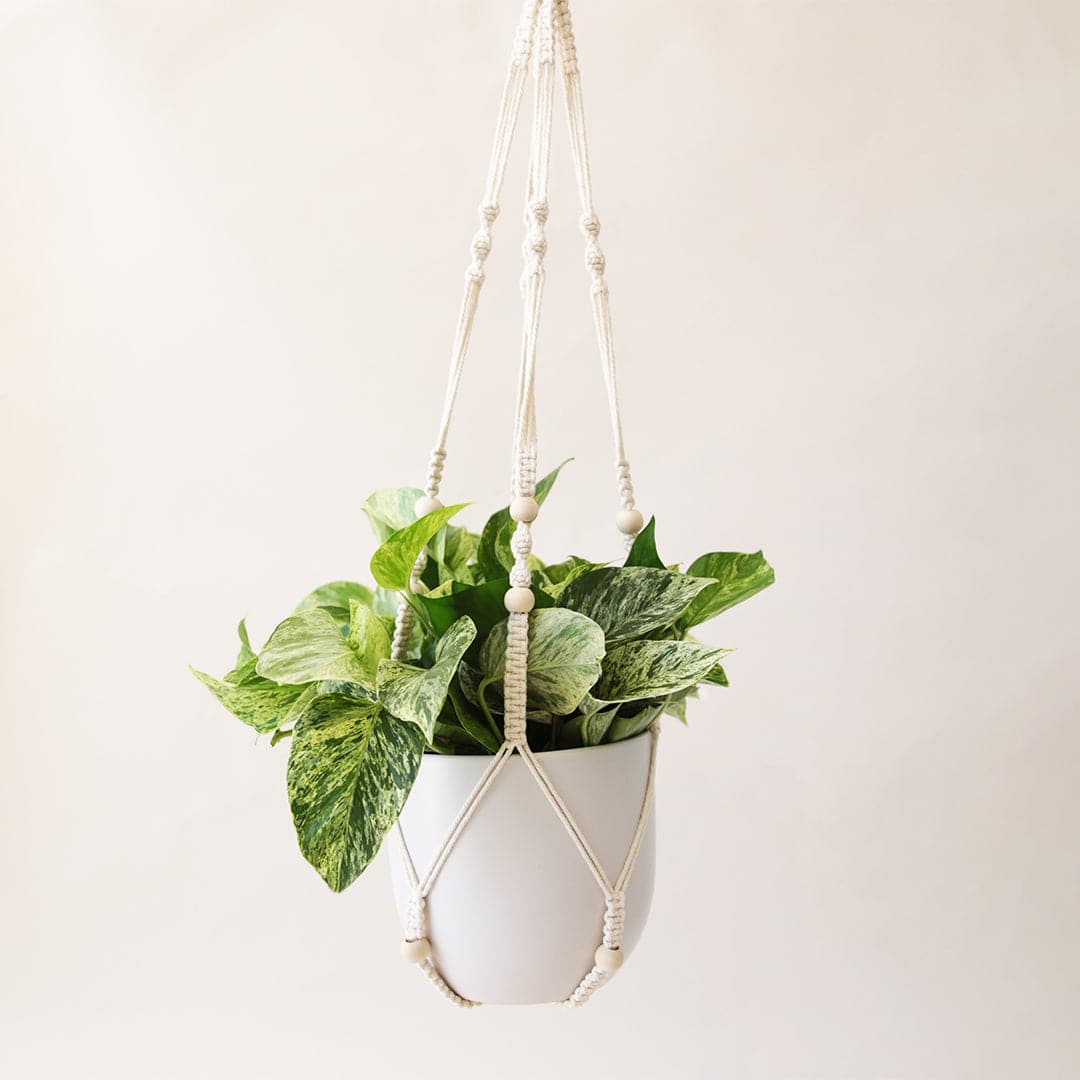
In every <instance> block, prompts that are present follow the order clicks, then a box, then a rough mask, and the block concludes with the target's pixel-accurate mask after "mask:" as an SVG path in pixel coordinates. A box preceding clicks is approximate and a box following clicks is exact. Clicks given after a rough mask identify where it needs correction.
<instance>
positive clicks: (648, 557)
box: [623, 517, 666, 570]
mask: <svg viewBox="0 0 1080 1080" xmlns="http://www.w3.org/2000/svg"><path fill="white" fill-rule="evenodd" d="M623 566H651V567H652V568H653V569H654V570H664V569H666V567H665V566H664V563H663V561H662V560H661V558H660V556H659V555H657V553H656V518H655V517H651V518H649V524H648V525H646V526H645V528H644V529H642V530H641V532H639V533H638V534H637V536H636V537H635V538H634V543H633V546H632V547H631V548H630V551H629V553H628V554H627V556H626V562H625V563H623Z"/></svg>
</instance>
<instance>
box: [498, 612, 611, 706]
mask: <svg viewBox="0 0 1080 1080" xmlns="http://www.w3.org/2000/svg"><path fill="white" fill-rule="evenodd" d="M506 629H507V622H506V620H505V619H504V620H503V621H502V622H500V623H497V624H496V625H495V627H494V628H493V629H492V631H491V633H490V634H489V635H488V638H487V641H485V642H484V646H483V648H482V649H481V650H480V668H481V671H482V673H483V676H484V682H483V683H482V684H481V691H480V692H481V694H482V693H483V686H484V684H488V685H490V684H492V683H495V682H501V680H502V678H503V676H504V675H505V673H506ZM603 656H604V632H603V630H601V629H600V627H599V626H597V625H596V623H594V622H593V621H592V620H591V619H588V618H586V617H585V616H584V615H579V614H578V613H577V612H575V611H567V610H566V609H565V608H545V609H543V610H541V611H534V612H533V613H532V615H530V616H529V660H528V703H529V707H530V708H532V709H540V710H543V711H546V712H552V713H555V714H559V715H561V714H565V713H570V712H573V711H574V709H576V708H577V706H578V704H579V703H580V701H581V699H582V698H583V697H584V696H585V695H586V694H587V693H588V691H589V687H591V686H592V685H593V683H595V682H596V679H597V677H598V676H599V674H600V661H601V659H602V658H603Z"/></svg>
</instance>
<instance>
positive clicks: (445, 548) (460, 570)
mask: <svg viewBox="0 0 1080 1080" xmlns="http://www.w3.org/2000/svg"><path fill="white" fill-rule="evenodd" d="M479 543H480V537H478V536H477V535H476V534H475V533H471V532H469V530H468V529H466V528H464V527H463V526H459V525H447V526H446V529H445V530H444V531H443V532H441V533H437V534H436V536H435V539H434V540H433V541H432V543H431V552H432V555H433V556H434V558H435V561H436V563H437V564H438V567H439V582H440V583H444V582H448V581H460V582H462V583H463V584H465V585H472V584H473V583H474V582H473V572H472V567H470V566H469V560H470V559H472V558H473V557H474V556H475V555H476V550H477V547H478V546H479Z"/></svg>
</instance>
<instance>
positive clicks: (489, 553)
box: [476, 458, 573, 580]
mask: <svg viewBox="0 0 1080 1080" xmlns="http://www.w3.org/2000/svg"><path fill="white" fill-rule="evenodd" d="M572 460H573V458H567V459H566V461H564V462H563V463H562V465H558V466H557V467H556V468H554V469H552V470H551V472H549V473H548V474H547V476H545V477H544V478H543V479H542V480H540V481H538V482H537V485H536V494H535V495H534V496H533V498H535V499H536V501H537V503H538V504H540V505H541V506H543V504H544V500H545V499H546V498H547V496H548V492H549V491H551V487H552V485H553V484H554V483H555V481H556V479H557V478H558V475H559V471H560V470H561V469H562V467H563V466H564V465H566V463H567V462H569V461H572ZM508 525H509V531H508V532H504V530H506V529H507V526H508ZM514 526H515V522H514V520H513V519H512V518H511V517H510V507H508V506H504V507H503V508H502V509H501V510H498V511H496V512H495V513H494V514H492V515H491V517H489V518H488V520H487V523H486V524H485V525H484V531H483V532H482V533H481V534H480V546H479V548H478V549H477V552H476V560H477V562H478V564H479V566H480V571H481V573H483V575H484V578H485V579H487V580H490V579H491V578H497V577H505V576H506V574H507V573H508V572H509V570H510V569H511V567H513V565H514V553H513V552H512V551H511V550H510V539H509V538H510V535H512V533H513V530H514ZM500 534H501V540H500Z"/></svg>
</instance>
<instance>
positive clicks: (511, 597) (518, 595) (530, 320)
mask: <svg viewBox="0 0 1080 1080" xmlns="http://www.w3.org/2000/svg"><path fill="white" fill-rule="evenodd" d="M554 68H555V38H554V15H553V10H552V0H543V3H542V5H541V8H540V15H539V19H538V22H537V29H536V74H535V88H536V89H535V99H534V102H533V133H532V146H531V150H530V154H529V180H528V187H527V190H526V208H525V225H526V235H525V247H524V254H525V270H524V278H523V281H522V294H523V297H524V308H525V318H524V331H523V337H522V347H521V369H520V375H519V377H518V401H517V410H516V419H515V424H514V471H513V477H512V491H513V501H512V503H511V506H510V514H511V517H512V518H514V520H516V521H517V527H516V528H515V529H514V534H513V536H512V538H511V541H510V546H511V550H512V551H513V553H514V565H513V567H512V568H511V570H510V589H509V590H508V591H507V593H506V600H505V604H506V609H507V611H508V616H507V628H506V673H505V676H504V680H503V698H504V712H503V730H504V733H505V736H506V739H507V741H508V742H510V743H513V744H516V745H518V746H524V745H525V714H526V711H527V708H528V702H527V687H526V682H527V668H528V658H529V612H530V611H531V610H532V608H533V605H534V603H535V597H534V596H533V593H532V589H531V585H532V574H531V573H530V571H529V556H530V554H531V553H532V524H531V522H532V521H533V519H534V518H535V517H536V509H537V507H536V502H535V499H534V498H533V496H534V495H535V494H536V348H537V338H538V336H539V332H540V307H541V303H542V301H543V297H544V256H545V254H546V253H547V239H546V237H545V235H544V226H545V224H546V223H547V216H548V202H547V188H548V172H549V166H550V161H551V114H552V103H553V98H554V92H553V91H554ZM523 507H525V509H524V510H523V509H522V508H523Z"/></svg>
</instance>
